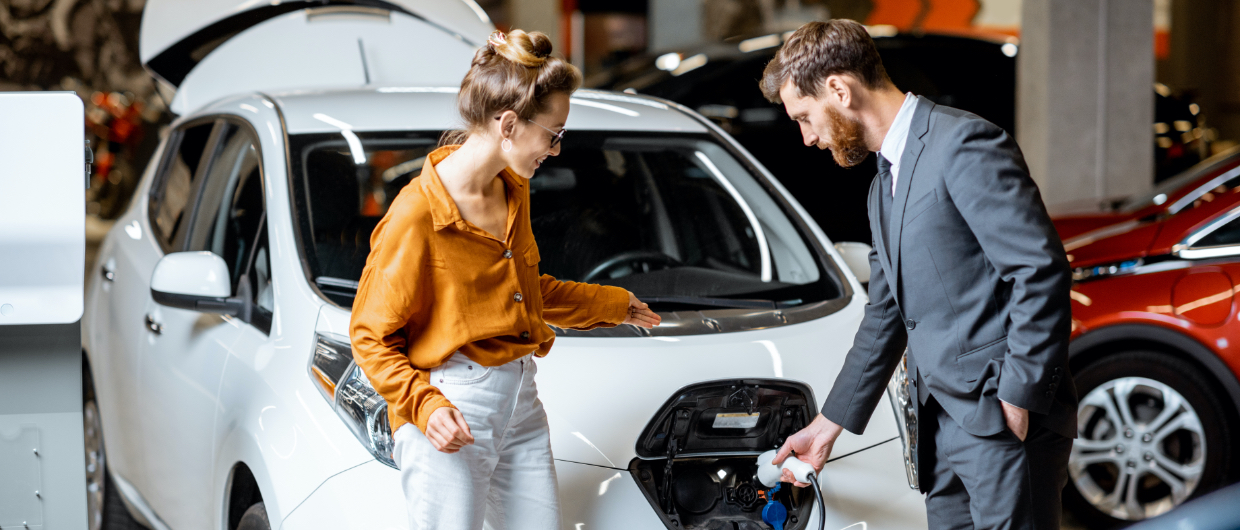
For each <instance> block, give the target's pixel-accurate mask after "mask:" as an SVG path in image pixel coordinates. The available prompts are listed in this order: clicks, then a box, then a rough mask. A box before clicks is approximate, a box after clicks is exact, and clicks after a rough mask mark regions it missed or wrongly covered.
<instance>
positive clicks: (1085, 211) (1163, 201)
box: [1051, 148, 1240, 240]
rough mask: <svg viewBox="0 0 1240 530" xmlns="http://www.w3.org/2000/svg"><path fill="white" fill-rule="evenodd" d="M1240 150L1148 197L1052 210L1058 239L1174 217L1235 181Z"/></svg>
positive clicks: (1185, 174)
mask: <svg viewBox="0 0 1240 530" xmlns="http://www.w3.org/2000/svg"><path fill="white" fill-rule="evenodd" d="M1237 159H1240V148H1233V149H1230V150H1228V151H1226V152H1223V153H1220V154H1218V155H1215V156H1213V157H1210V158H1209V159H1206V160H1204V161H1202V162H1201V163H1199V164H1197V165H1195V166H1193V167H1191V168H1189V169H1188V170H1186V171H1184V172H1183V173H1180V174H1179V175H1176V176H1174V177H1172V178H1169V179H1167V180H1165V181H1163V182H1162V183H1161V184H1159V185H1158V186H1156V187H1154V189H1153V190H1150V191H1148V192H1146V193H1143V194H1140V195H1134V196H1132V197H1123V198H1118V199H1112V200H1106V201H1103V202H1102V204H1098V203H1096V202H1092V201H1088V202H1086V201H1082V202H1078V203H1067V204H1061V205H1058V206H1057V207H1055V208H1051V216H1052V217H1053V218H1054V221H1055V228H1056V229H1057V230H1059V237H1062V238H1063V239H1064V240H1067V239H1069V238H1074V237H1077V236H1080V235H1082V234H1085V233H1087V232H1091V231H1094V230H1097V229H1100V228H1105V227H1109V226H1111V225H1115V224H1118V223H1122V222H1124V221H1131V220H1133V219H1141V218H1144V217H1149V216H1151V215H1163V214H1174V213H1177V212H1179V211H1180V210H1181V209H1183V208H1184V206H1186V205H1187V204H1188V203H1191V202H1192V201H1194V200H1197V199H1199V198H1200V197H1201V196H1202V195H1203V194H1204V193H1205V192H1207V191H1210V190H1211V189H1213V188H1215V187H1217V185H1218V184H1220V183H1222V182H1224V181H1227V180H1229V179H1232V178H1235V176H1236V175H1235V174H1233V173H1234V172H1235V171H1236V164H1237Z"/></svg>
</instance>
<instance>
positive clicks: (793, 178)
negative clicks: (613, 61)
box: [586, 26, 1208, 243]
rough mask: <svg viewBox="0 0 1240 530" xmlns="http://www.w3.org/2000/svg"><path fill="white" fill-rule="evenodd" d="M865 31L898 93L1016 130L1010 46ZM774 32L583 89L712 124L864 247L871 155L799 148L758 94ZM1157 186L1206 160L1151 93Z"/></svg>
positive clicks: (826, 222) (641, 63)
mask: <svg viewBox="0 0 1240 530" xmlns="http://www.w3.org/2000/svg"><path fill="white" fill-rule="evenodd" d="M882 29H883V27H882V26H875V27H871V35H872V36H873V37H874V43H875V45H877V47H878V53H879V54H880V55H881V56H882V58H883V64H884V66H886V68H887V74H888V75H889V76H890V77H891V80H892V81H893V82H894V83H895V85H896V86H897V87H899V88H900V90H903V91H905V92H913V93H914V94H918V95H922V96H925V97H927V98H929V99H931V100H932V101H934V102H935V103H938V104H941V105H947V106H951V107H955V108H958V109H963V110H967V111H969V112H972V113H974V114H977V115H979V116H981V117H983V118H985V119H987V120H990V121H991V122H992V123H994V124H996V125H998V126H1000V127H1002V128H1003V129H1004V130H1006V131H1008V133H1009V134H1012V135H1013V136H1015V131H1016V56H1017V52H1018V51H1019V50H1018V47H1017V45H1016V42H1015V39H1011V40H1001V39H984V38H975V37H965V36H957V35H944V34H906V33H896V32H894V31H893V32H884V31H882ZM788 35H789V33H785V34H783V35H780V34H771V35H765V36H758V37H752V38H735V39H728V40H726V41H724V42H720V43H716V44H710V45H706V46H702V47H699V48H693V49H689V50H685V51H681V52H674V53H665V54H650V55H643V56H638V57H634V58H632V59H629V60H627V61H625V62H622V63H620V64H618V65H616V66H615V67H613V68H611V69H609V70H607V71H605V72H603V73H601V74H598V75H594V76H591V78H589V79H587V80H586V85H588V86H591V87H595V88H604V89H609V90H622V91H633V92H637V93H641V94H649V95H653V96H658V97H662V98H667V99H670V100H672V101H676V102H678V103H681V104H683V105H686V106H688V107H690V108H693V109H695V110H697V111H698V112H700V113H701V114H703V115H705V116H707V117H709V118H711V119H712V120H714V121H715V122H717V123H718V124H719V125H720V126H721V127H722V128H723V129H724V130H726V131H728V132H729V133H731V134H732V135H733V136H735V137H736V139H737V140H738V141H739V142H740V143H741V144H742V145H744V146H745V148H746V149H748V150H749V151H750V152H751V153H753V155H754V156H755V157H757V158H758V160H760V161H761V162H762V163H763V164H764V165H766V167H767V168H768V169H770V170H771V173H773V174H774V175H775V176H776V177H778V178H779V180H780V182H782V183H783V184H784V186H786V187H787V188H788V190H789V191H790V192H792V194H793V195H794V196H795V197H796V198H797V200H798V201H800V203H801V204H802V205H803V206H804V207H805V209H806V210H807V211H808V212H809V214H810V215H811V216H813V217H814V219H815V220H816V221H818V224H819V226H821V227H822V229H823V231H825V232H826V233H827V236H828V237H830V238H831V239H832V240H833V241H861V242H865V243H869V242H870V241H871V238H870V227H869V223H868V222H867V221H866V211H865V208H866V200H865V199H866V194H867V192H868V190H869V187H870V180H871V179H873V178H874V174H875V173H876V171H877V168H876V166H875V162H874V157H873V156H870V157H868V158H867V159H866V160H865V161H864V162H862V163H861V164H859V165H857V166H856V167H853V168H849V169H844V168H841V167H839V166H838V165H836V164H835V162H834V161H833V160H832V158H831V154H830V153H828V152H826V151H819V150H818V149H814V148H811V147H806V146H805V145H804V144H803V143H802V140H801V133H800V130H799V128H798V127H797V124H796V123H795V122H793V121H792V120H789V119H788V117H787V115H786V114H785V113H784V109H783V106H782V105H776V104H772V103H770V102H768V101H766V99H765V98H763V97H762V93H761V91H759V89H758V80H759V79H761V77H762V70H763V68H765V67H766V64H767V63H768V62H770V60H771V59H772V58H773V57H774V56H775V52H776V51H778V50H779V46H780V45H781V44H782V43H783V40H784V39H786V38H787V36H788ZM1155 88H1156V90H1155V98H1156V100H1155V124H1154V129H1155V132H1156V135H1157V137H1156V138H1155V142H1156V149H1155V157H1156V160H1155V167H1156V173H1157V176H1156V178H1155V180H1156V181H1158V180H1162V179H1164V178H1166V177H1168V176H1171V175H1174V174H1176V173H1178V172H1179V171H1180V170H1181V169H1183V168H1187V167H1190V166H1192V165H1193V164H1195V163H1197V162H1198V161H1200V160H1202V159H1204V158H1205V156H1206V155H1207V154H1208V149H1207V148H1206V146H1205V142H1206V138H1203V135H1202V134H1201V131H1203V129H1201V128H1199V127H1198V115H1197V114H1198V112H1197V111H1198V108H1197V106H1196V105H1191V104H1190V102H1188V101H1186V100H1183V99H1180V98H1176V97H1174V96H1172V94H1171V93H1170V91H1169V90H1167V89H1166V87H1164V86H1161V85H1158V86H1156V87H1155Z"/></svg>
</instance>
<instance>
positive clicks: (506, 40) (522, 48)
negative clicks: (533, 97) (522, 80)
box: [487, 29, 551, 68]
mask: <svg viewBox="0 0 1240 530" xmlns="http://www.w3.org/2000/svg"><path fill="white" fill-rule="evenodd" d="M487 47H489V48H490V49H491V50H492V51H493V52H495V54H496V55H498V56H500V57H503V58H505V59H507V60H509V61H511V62H514V63H516V64H519V65H521V66H525V67H527V68H538V67H540V66H542V65H543V63H545V62H547V59H548V58H550V57H551V39H550V38H549V37H547V35H545V34H543V33H542V32H538V31H531V32H529V33H526V32H524V31H522V30H519V29H514V30H512V31H511V32H509V33H508V34H507V35H505V34H504V32H502V31H499V30H496V31H495V32H493V33H491V36H490V37H488V38H487Z"/></svg>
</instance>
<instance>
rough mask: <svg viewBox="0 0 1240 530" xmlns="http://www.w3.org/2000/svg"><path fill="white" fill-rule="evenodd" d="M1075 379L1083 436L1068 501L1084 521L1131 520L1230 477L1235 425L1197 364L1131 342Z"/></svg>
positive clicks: (1103, 524)
mask: <svg viewBox="0 0 1240 530" xmlns="http://www.w3.org/2000/svg"><path fill="white" fill-rule="evenodd" d="M1075 380H1076V387H1077V389H1078V391H1079V392H1080V395H1081V401H1080V405H1079V407H1078V409H1077V410H1078V412H1077V418H1078V422H1079V424H1078V426H1077V433H1078V436H1077V439H1076V440H1075V441H1074V443H1073V446H1072V456H1071V459H1070V460H1069V464H1068V485H1067V487H1066V488H1065V489H1064V506H1065V507H1066V508H1068V509H1069V510H1071V511H1072V513H1073V514H1074V515H1075V516H1076V517H1077V518H1078V519H1080V520H1081V521H1082V522H1083V523H1085V524H1086V525H1087V526H1088V527H1090V528H1115V527H1120V526H1125V525H1128V524H1132V523H1134V522H1136V521H1140V520H1143V519H1147V518H1150V517H1153V516H1156V515H1159V514H1161V513H1165V512H1166V511H1168V510H1170V509H1171V508H1174V507H1176V506H1179V505H1180V504H1182V503H1184V502H1185V501H1187V500H1189V499H1192V498H1194V497H1198V496H1200V495H1202V494H1205V493H1208V492H1210V491H1212V490H1214V489H1217V488H1218V487H1220V486H1223V485H1224V484H1225V482H1226V480H1227V477H1228V476H1229V475H1230V471H1229V470H1230V468H1231V460H1232V447H1233V445H1232V443H1233V441H1234V440H1235V435H1236V433H1235V431H1234V429H1235V426H1234V425H1232V424H1231V422H1230V421H1229V419H1228V414H1227V412H1226V409H1225V408H1224V407H1223V405H1222V402H1221V401H1220V400H1219V399H1218V397H1217V395H1216V393H1215V390H1214V389H1215V386H1216V385H1214V384H1211V383H1212V379H1210V378H1208V377H1207V376H1205V375H1204V374H1203V373H1202V371H1201V370H1200V369H1199V368H1197V367H1196V366H1195V365H1193V364H1190V363H1188V362H1186V361H1184V360H1182V359H1179V358H1176V357H1173V356H1172V355H1170V354H1167V353H1161V352H1154V351H1127V352H1120V353H1116V354H1112V355H1108V356H1106V357H1103V358H1101V359H1098V360H1096V361H1094V362H1093V363H1091V364H1089V365H1088V366H1086V367H1085V368H1084V369H1083V370H1081V371H1080V373H1079V374H1077V376H1076V379H1075Z"/></svg>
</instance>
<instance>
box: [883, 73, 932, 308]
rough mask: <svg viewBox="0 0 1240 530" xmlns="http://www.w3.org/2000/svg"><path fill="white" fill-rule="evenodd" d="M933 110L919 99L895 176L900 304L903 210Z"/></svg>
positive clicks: (894, 257)
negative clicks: (897, 173)
mask: <svg viewBox="0 0 1240 530" xmlns="http://www.w3.org/2000/svg"><path fill="white" fill-rule="evenodd" d="M932 108H934V102H932V101H930V100H928V99H926V98H924V97H920V96H919V97H918V98H917V107H916V108H915V109H913V121H912V123H910V124H909V130H908V139H907V140H905V142H904V152H903V153H901V154H900V171H899V175H897V176H896V196H895V198H893V199H892V201H891V226H890V230H891V237H890V238H889V239H888V241H889V244H890V245H891V250H892V252H891V266H890V267H891V273H892V274H891V277H892V279H893V281H892V296H894V297H895V299H896V303H897V304H898V303H899V302H900V301H901V297H900V237H901V236H902V235H903V234H904V208H905V206H907V205H908V192H909V187H910V186H911V185H912V180H913V177H914V176H915V175H916V174H917V160H918V159H920V158H921V152H922V150H923V149H925V147H926V144H925V142H923V141H922V140H921V138H922V136H925V134H926V132H927V131H929V130H930V109H932Z"/></svg>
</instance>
